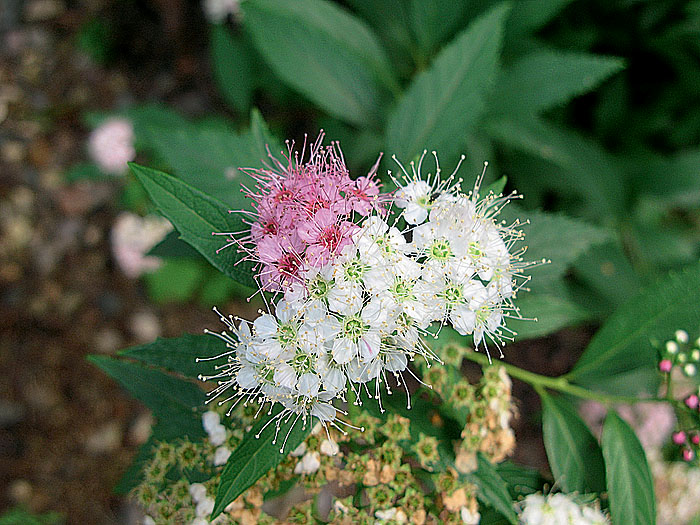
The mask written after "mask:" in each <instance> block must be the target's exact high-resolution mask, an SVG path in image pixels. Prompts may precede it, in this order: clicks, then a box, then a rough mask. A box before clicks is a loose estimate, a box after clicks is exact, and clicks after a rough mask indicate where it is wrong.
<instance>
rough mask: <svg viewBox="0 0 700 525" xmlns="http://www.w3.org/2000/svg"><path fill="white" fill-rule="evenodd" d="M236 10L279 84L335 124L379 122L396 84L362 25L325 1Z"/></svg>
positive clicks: (252, 0) (279, 1)
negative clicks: (340, 121) (312, 104)
mask: <svg viewBox="0 0 700 525" xmlns="http://www.w3.org/2000/svg"><path fill="white" fill-rule="evenodd" d="M241 8H242V9H243V12H244V20H245V25H246V29H247V30H248V31H249V33H250V35H251V37H252V39H253V42H254V44H255V46H256V48H257V49H258V51H260V53H261V54H262V55H263V57H264V58H265V59H266V60H267V62H268V63H269V64H270V66H271V67H272V68H273V69H274V70H275V72H276V73H277V74H278V75H279V76H280V77H281V78H282V80H284V81H285V82H286V83H287V84H289V85H290V86H292V87H293V88H295V89H296V90H298V91H299V92H301V93H303V94H304V95H305V96H306V97H308V98H309V100H312V101H313V102H315V103H316V104H318V105H319V106H320V107H321V108H322V109H324V110H325V111H326V112H328V113H329V114H331V115H334V116H336V117H338V118H340V119H344V120H347V121H348V122H352V123H354V124H358V125H362V126H367V125H368V123H370V124H371V123H374V124H377V123H378V122H379V120H380V113H381V107H382V105H383V99H384V98H385V97H386V95H388V93H387V91H386V86H389V87H391V88H394V85H395V80H394V78H393V75H392V71H391V66H390V64H389V62H388V60H387V58H386V56H385V54H384V51H383V49H382V48H381V46H380V45H379V43H378V42H377V39H376V37H375V36H374V34H373V33H372V32H371V30H370V29H369V28H368V27H367V26H366V25H365V24H364V23H363V22H362V21H361V20H359V19H358V18H356V17H354V16H353V15H351V14H350V13H348V12H347V11H345V10H344V9H342V8H340V7H339V6H337V5H335V4H333V3H331V2H327V1H325V0H295V1H294V2H288V1H286V0H249V1H247V2H245V3H243V4H242V5H241Z"/></svg>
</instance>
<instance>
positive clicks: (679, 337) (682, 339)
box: [674, 330, 688, 344]
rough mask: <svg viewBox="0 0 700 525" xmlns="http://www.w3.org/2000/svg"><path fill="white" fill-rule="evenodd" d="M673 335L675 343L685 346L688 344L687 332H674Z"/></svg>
mask: <svg viewBox="0 0 700 525" xmlns="http://www.w3.org/2000/svg"><path fill="white" fill-rule="evenodd" d="M674 335H675V337H676V341H678V342H679V343H682V344H685V343H687V342H688V332H686V331H685V330H676V333H675V334H674Z"/></svg>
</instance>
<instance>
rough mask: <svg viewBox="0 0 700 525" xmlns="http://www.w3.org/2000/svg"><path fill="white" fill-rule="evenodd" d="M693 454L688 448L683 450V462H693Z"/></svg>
mask: <svg viewBox="0 0 700 525" xmlns="http://www.w3.org/2000/svg"><path fill="white" fill-rule="evenodd" d="M694 457H695V453H694V452H693V451H692V450H690V449H689V448H686V449H683V461H693V458H694Z"/></svg>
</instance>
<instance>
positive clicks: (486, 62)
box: [387, 4, 509, 162]
mask: <svg viewBox="0 0 700 525" xmlns="http://www.w3.org/2000/svg"><path fill="white" fill-rule="evenodd" d="M508 8H509V7H508V4H499V5H498V6H496V7H494V8H493V9H491V10H490V11H488V12H487V13H486V14H485V15H483V16H481V17H479V18H478V19H477V20H476V21H475V22H474V23H472V24H471V25H470V26H469V27H468V28H467V29H466V30H464V31H463V32H462V33H460V34H459V35H458V36H457V37H456V38H455V39H454V40H453V41H452V43H450V44H449V45H448V46H447V47H445V48H444V49H443V50H442V51H441V52H440V54H439V55H438V56H437V57H436V59H435V60H434V61H433V63H432V64H431V66H430V68H428V69H427V70H426V71H424V72H422V73H420V74H419V75H418V76H417V77H416V78H415V80H414V81H413V83H412V84H411V87H410V88H409V89H408V92H407V93H406V94H405V95H404V96H403V98H402V99H401V100H400V102H399V104H398V106H397V107H396V109H395V110H394V111H393V112H392V114H391V115H390V117H389V122H388V126H387V144H388V153H389V154H390V155H393V154H395V155H396V156H397V157H399V158H400V159H403V160H406V161H407V162H408V161H409V160H411V159H413V158H414V157H415V156H416V155H418V154H420V152H421V151H423V150H424V149H427V150H436V151H438V153H439V154H440V155H441V156H443V158H447V159H451V158H454V157H456V155H457V154H458V153H459V152H460V149H461V148H462V147H463V144H462V143H460V141H459V137H464V136H465V135H466V134H467V133H468V132H469V131H470V129H471V128H472V127H473V126H474V125H475V124H476V122H477V121H478V119H479V117H480V116H481V114H482V112H483V110H484V97H485V93H486V92H487V90H488V88H489V86H490V82H491V79H492V78H493V76H494V74H495V72H496V69H497V67H498V56H499V50H500V46H501V36H502V26H503V22H504V20H505V18H506V16H507V14H508Z"/></svg>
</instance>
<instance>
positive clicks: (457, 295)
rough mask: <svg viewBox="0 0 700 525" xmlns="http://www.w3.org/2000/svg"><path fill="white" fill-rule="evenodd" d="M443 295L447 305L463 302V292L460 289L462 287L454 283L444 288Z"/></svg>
mask: <svg viewBox="0 0 700 525" xmlns="http://www.w3.org/2000/svg"><path fill="white" fill-rule="evenodd" d="M443 296H444V297H445V301H446V302H447V305H448V306H456V305H458V304H461V303H463V302H464V292H463V291H462V287H461V286H459V285H456V284H451V285H450V286H448V287H447V288H445V291H444V293H443Z"/></svg>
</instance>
